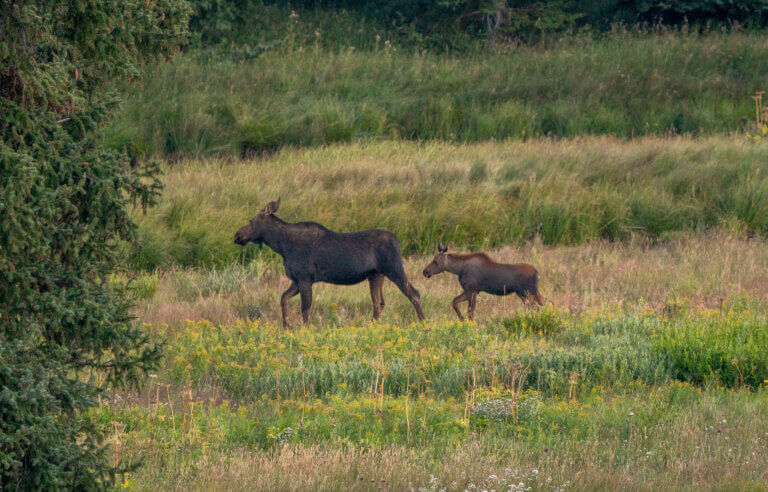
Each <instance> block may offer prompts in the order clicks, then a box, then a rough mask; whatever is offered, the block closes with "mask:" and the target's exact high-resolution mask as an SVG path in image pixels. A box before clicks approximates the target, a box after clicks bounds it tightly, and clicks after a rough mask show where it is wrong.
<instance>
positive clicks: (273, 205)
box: [263, 198, 280, 215]
mask: <svg viewBox="0 0 768 492" xmlns="http://www.w3.org/2000/svg"><path fill="white" fill-rule="evenodd" d="M278 208H280V199H279V198H278V199H277V200H275V201H274V202H269V203H268V204H267V206H266V207H264V211H263V213H265V214H267V215H271V214H273V213H275V212H277V209H278Z"/></svg>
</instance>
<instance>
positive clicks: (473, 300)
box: [467, 292, 477, 321]
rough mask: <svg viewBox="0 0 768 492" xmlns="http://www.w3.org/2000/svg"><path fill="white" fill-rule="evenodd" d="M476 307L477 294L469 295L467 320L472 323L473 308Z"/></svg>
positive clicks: (473, 316)
mask: <svg viewBox="0 0 768 492" xmlns="http://www.w3.org/2000/svg"><path fill="white" fill-rule="evenodd" d="M476 305H477V292H473V293H471V294H469V302H468V307H467V319H469V321H472V320H473V319H475V306H476Z"/></svg>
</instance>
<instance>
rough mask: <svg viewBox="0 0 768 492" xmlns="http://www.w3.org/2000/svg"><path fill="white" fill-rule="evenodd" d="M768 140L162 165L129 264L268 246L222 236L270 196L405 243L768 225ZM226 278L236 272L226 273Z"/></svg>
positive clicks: (339, 152) (567, 240)
mask: <svg viewBox="0 0 768 492" xmlns="http://www.w3.org/2000/svg"><path fill="white" fill-rule="evenodd" d="M766 160H768V147H766V146H765V145H763V144H762V143H759V142H748V141H747V140H746V139H745V138H744V137H739V136H734V137H707V138H699V139H692V138H671V139H667V138H645V139H638V140H634V141H631V142H624V141H621V140H616V139H609V138H585V139H577V140H570V141H555V140H550V139H537V140H530V141H527V142H498V143H494V142H490V143H483V144H450V143H444V142H429V143H421V144H419V143H410V142H403V141H397V140H396V141H385V142H376V143H366V144H353V145H337V146H330V147H326V148H318V149H285V150H282V151H280V152H278V153H277V154H276V155H275V156H272V157H269V158H264V159H257V160H249V161H236V162H232V161H228V160H224V159H210V160H202V161H182V162H179V163H176V164H168V165H167V168H166V175H165V177H164V181H165V184H166V190H165V192H164V194H163V196H162V198H161V203H160V205H159V206H158V207H155V208H154V209H151V210H150V211H149V212H148V213H147V214H146V215H143V214H141V213H137V214H135V218H136V220H137V222H138V223H139V226H140V227H139V236H140V241H139V242H138V244H137V245H136V246H135V248H134V249H133V250H132V251H130V252H129V253H130V260H129V261H130V263H131V264H133V265H134V266H135V267H137V268H142V269H150V270H151V269H154V268H158V267H170V266H174V265H175V266H216V267H219V268H221V269H222V271H223V270H224V269H226V268H227V267H228V265H231V264H232V263H233V262H243V261H245V262H249V261H251V260H252V259H254V258H260V260H263V261H266V262H267V263H272V262H274V261H275V256H274V255H273V253H271V252H269V251H268V249H264V250H262V251H259V250H258V249H257V248H255V247H253V246H249V247H248V248H245V249H243V248H241V247H239V246H236V245H235V244H233V237H234V233H235V231H236V230H237V229H239V228H240V227H241V226H243V225H244V224H245V223H246V222H247V221H248V219H250V218H251V217H252V216H253V215H255V213H256V212H257V211H258V210H260V209H261V208H262V207H263V206H264V205H265V204H266V203H267V202H268V201H270V200H274V199H276V198H277V197H281V198H282V202H281V208H280V211H279V213H278V215H279V216H280V217H281V218H282V219H284V220H286V221H289V222H299V221H306V220H314V221H317V222H320V223H322V224H324V225H326V226H327V227H330V228H331V229H334V230H339V231H354V230H361V229H368V228H381V229H386V230H390V231H392V232H394V233H395V234H396V235H397V236H398V237H399V238H400V241H401V243H402V249H403V251H404V253H406V254H410V253H412V252H421V253H425V252H426V253H431V252H432V251H434V248H435V245H436V244H437V243H438V241H440V240H442V241H444V242H445V243H446V244H447V243H449V242H453V243H454V245H455V247H456V248H458V249H491V248H497V247H500V246H503V245H508V244H521V243H524V242H527V241H530V240H532V239H534V238H538V239H539V240H541V241H542V242H543V243H544V244H553V245H557V244H582V243H587V242H591V241H595V240H600V239H604V240H610V241H624V240H628V239H630V238H632V237H633V236H645V237H650V238H653V239H654V240H658V239H662V240H665V239H669V238H670V237H672V236H674V235H675V234H677V233H679V232H682V231H687V232H702V231H706V230H709V229H720V230H723V231H725V232H727V233H729V234H732V235H734V236H737V237H738V236H745V235H760V236H762V235H764V234H765V233H766V232H768V199H767V197H768V174H767V171H766V167H765V165H764V163H765V162H766ZM233 281H236V279H233Z"/></svg>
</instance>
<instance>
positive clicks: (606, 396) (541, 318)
mask: <svg viewBox="0 0 768 492" xmlns="http://www.w3.org/2000/svg"><path fill="white" fill-rule="evenodd" d="M766 157H768V156H766V148H765V146H764V145H763V144H762V143H760V142H754V141H748V140H747V139H745V138H744V136H739V135H734V136H713V137H702V138H693V137H674V138H668V137H667V138H659V137H646V138H640V139H634V140H631V141H626V140H621V139H616V138H613V137H584V138H577V139H569V140H553V139H533V140H528V141H502V142H484V143H473V144H460V143H450V142H408V141H399V140H396V141H382V142H367V143H354V144H344V145H341V144H339V145H332V146H328V147H318V148H285V149H282V150H280V151H279V152H277V153H275V154H274V155H272V156H263V157H261V158H254V159H247V160H242V161H241V160H234V159H226V158H209V159H203V160H191V159H190V160H181V161H173V162H168V163H166V164H165V171H166V174H165V176H164V182H165V186H166V189H165V192H164V194H163V196H162V199H161V203H160V204H159V205H158V206H157V207H155V208H153V209H150V210H149V211H147V213H146V214H141V213H139V211H138V210H137V213H136V214H135V219H136V220H137V222H138V224H139V231H138V232H139V237H140V241H139V243H138V247H137V248H136V249H134V250H131V251H128V252H127V254H128V258H129V266H130V267H129V268H128V269H127V270H126V273H125V274H126V275H128V276H131V277H133V278H135V285H136V294H137V298H136V301H135V303H136V304H135V313H136V315H137V316H139V317H141V319H142V321H143V322H144V323H145V325H144V326H145V327H146V329H147V330H149V331H151V332H152V333H153V334H154V335H155V336H157V337H158V338H160V339H161V340H163V341H164V343H165V344H166V350H167V357H166V359H165V362H164V364H163V367H162V368H161V370H159V371H158V372H157V373H156V374H153V375H152V376H151V377H150V378H149V379H148V382H147V384H146V385H145V387H144V389H143V390H141V391H139V392H136V391H123V392H117V393H115V394H113V395H112V396H111V397H110V398H108V399H104V400H103V401H102V404H101V406H100V407H99V408H97V409H95V410H94V411H93V412H92V414H91V416H92V418H95V419H100V420H102V421H103V422H106V423H109V424H110V426H111V428H112V433H111V434H110V436H109V443H110V446H111V449H112V452H113V453H114V459H115V461H116V462H118V461H120V462H122V463H124V464H139V463H140V464H141V466H140V467H138V468H136V469H135V470H134V471H132V472H131V473H130V474H128V475H126V476H124V477H123V478H122V480H121V482H120V484H119V485H120V486H122V487H124V488H128V489H134V490H149V489H156V488H162V489H185V490H186V489H222V490H223V489H226V490H253V489H261V490H263V489H270V490H350V489H352V490H435V491H436V490H475V489H477V490H491V489H494V490H522V489H527V488H530V489H531V490H584V489H606V488H610V489H633V490H635V489H658V488H676V489H694V488H697V489H700V488H705V489H734V490H755V489H761V488H763V487H764V486H765V483H766V482H767V481H768V471H766V468H765V466H764V464H765V462H766V461H767V460H768V455H767V454H766V450H767V449H768V446H767V445H766V439H768V424H766V422H768V411H767V410H766V409H768V310H766V308H765V305H766V304H765V301H766V296H768V287H766V285H768V283H766V280H768V277H767V276H766V273H765V272H766V271H767V270H766V269H767V268H768V249H766V248H765V244H764V239H763V237H764V234H765V227H766V226H765V224H766V222H765V221H766V220H768V202H766V200H765V197H764V193H765V190H766V186H768V184H766V177H765V171H764V165H763V163H764V162H765V158H766ZM278 196H280V197H281V198H282V202H281V210H280V212H279V213H278V215H279V216H280V217H282V218H283V219H284V220H287V221H301V220H316V221H319V222H321V223H324V224H326V225H328V226H330V227H332V228H334V229H338V230H353V229H358V228H364V227H374V226H376V227H382V228H386V229H390V230H393V231H395V232H396V233H397V234H398V235H399V236H400V238H401V241H402V243H403V249H404V252H405V254H406V258H405V266H406V271H407V273H408V275H409V277H410V279H411V280H412V281H413V283H414V285H415V286H416V287H417V288H418V289H419V290H420V291H421V293H422V301H423V303H424V309H425V312H426V314H427V318H428V320H427V321H426V322H424V323H419V322H416V317H415V314H414V312H413V309H412V307H411V306H410V304H409V303H408V301H407V300H406V299H405V298H404V297H403V296H402V295H401V294H400V293H399V292H398V291H397V290H396V288H395V287H394V286H393V285H391V284H390V283H386V284H385V286H384V297H385V299H386V303H387V306H386V308H385V310H384V313H383V315H382V318H381V320H380V322H378V323H372V322H371V312H372V308H371V305H370V294H369V289H368V286H367V285H365V284H361V285H357V286H351V287H339V286H330V285H318V286H317V287H316V288H315V290H314V293H315V296H314V304H313V311H312V316H311V325H310V326H307V327H305V326H301V325H296V326H295V327H294V328H293V329H292V330H283V329H282V328H280V327H279V320H280V317H279V296H280V294H281V293H282V291H283V290H285V288H287V286H288V281H287V279H286V278H285V277H284V276H283V274H282V265H281V264H280V263H279V261H278V258H277V257H276V255H275V254H274V253H272V252H271V251H269V250H268V248H264V249H263V250H258V249H257V248H256V247H254V246H253V245H250V246H248V247H247V248H244V249H243V248H239V247H235V245H234V244H232V237H233V235H234V231H235V230H236V229H237V228H238V227H240V226H241V225H242V224H244V223H245V222H246V221H247V220H248V219H249V218H250V217H251V216H252V215H253V214H254V213H255V212H256V211H257V210H258V209H260V208H261V207H262V206H263V205H264V204H265V203H266V202H267V201H269V200H272V199H274V198H276V197H278ZM440 239H442V240H445V241H446V242H448V241H453V242H454V243H455V244H456V248H457V250H464V251H466V250H477V249H483V250H486V251H488V252H489V253H490V254H491V255H492V256H493V257H494V258H496V259H497V260H500V261H506V262H521V261H525V262H530V263H533V264H534V265H536V266H537V268H538V269H539V271H540V272H541V288H542V291H543V294H544V296H545V298H546V300H547V302H546V304H545V306H544V307H543V308H541V309H540V310H536V311H532V310H528V309H526V308H524V307H523V306H522V303H521V302H520V301H519V300H518V299H517V298H512V297H506V298H496V297H492V296H488V295H482V294H481V295H480V298H479V301H478V307H477V320H476V321H475V322H470V323H459V322H457V321H456V319H455V314H454V313H453V311H452V309H451V307H450V300H451V299H452V298H453V297H454V296H455V295H457V294H458V293H459V288H458V284H457V282H456V279H455V277H452V276H450V275H449V274H442V275H440V276H438V277H436V278H432V279H425V278H423V277H422V276H421V274H420V272H421V269H422V268H423V267H424V266H425V265H426V264H427V263H428V262H429V261H430V259H431V255H432V252H433V249H434V245H435V244H436V242H437V241H438V240H440ZM298 304H299V303H298V300H297V299H294V300H293V301H291V303H290V316H291V319H292V320H293V321H294V322H298V320H299V309H298Z"/></svg>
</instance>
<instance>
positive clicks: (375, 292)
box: [368, 275, 384, 319]
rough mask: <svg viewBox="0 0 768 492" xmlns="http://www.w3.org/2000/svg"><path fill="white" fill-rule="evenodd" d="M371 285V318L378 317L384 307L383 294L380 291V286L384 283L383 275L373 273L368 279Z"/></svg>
mask: <svg viewBox="0 0 768 492" xmlns="http://www.w3.org/2000/svg"><path fill="white" fill-rule="evenodd" d="M368 283H369V284H370V286H371V301H373V319H379V316H380V315H381V311H382V310H383V309H384V295H383V293H382V292H381V286H382V284H383V283H384V276H383V275H374V276H373V277H371V278H369V279H368Z"/></svg>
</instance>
